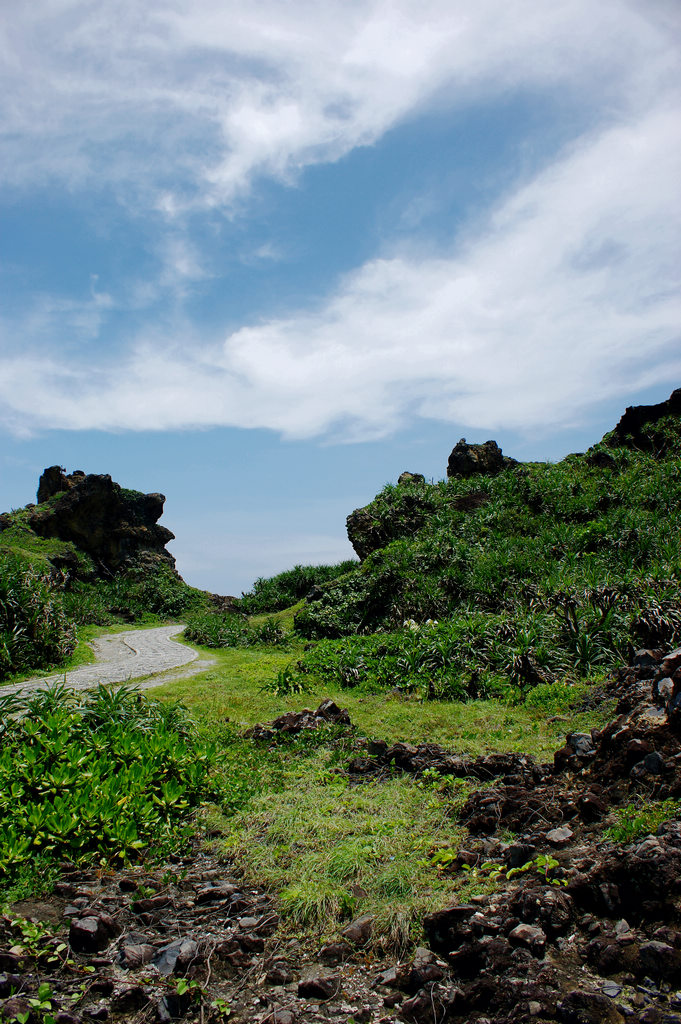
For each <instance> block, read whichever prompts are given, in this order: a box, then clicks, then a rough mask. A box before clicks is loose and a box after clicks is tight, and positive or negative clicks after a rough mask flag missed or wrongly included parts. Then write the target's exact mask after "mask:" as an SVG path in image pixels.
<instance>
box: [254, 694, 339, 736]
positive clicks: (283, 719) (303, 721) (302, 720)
mask: <svg viewBox="0 0 681 1024" xmlns="http://www.w3.org/2000/svg"><path fill="white" fill-rule="evenodd" d="M329 725H346V726H350V725H352V723H351V721H350V715H349V714H348V712H347V710H346V709H345V708H343V709H341V708H339V707H338V705H337V704H335V703H334V702H333V701H332V700H330V699H328V698H327V699H326V700H323V701H322V702H321V704H320V705H319V707H318V708H317V710H316V711H310V709H309V708H303V710H302V711H289V712H287V714H285V715H280V716H279V718H275V719H274V721H273V722H270V724H269V725H260V724H258V725H254V726H253V728H252V729H248V730H247V731H246V732H245V733H244V735H245V736H248V737H250V738H251V739H254V740H261V741H265V742H267V743H269V742H271V741H272V740H273V739H274V737H275V736H276V734H277V733H284V734H285V735H289V736H294V735H297V734H298V733H299V732H302V731H303V730H305V729H319V728H321V727H323V726H329Z"/></svg>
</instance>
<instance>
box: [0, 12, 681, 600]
mask: <svg viewBox="0 0 681 1024" xmlns="http://www.w3.org/2000/svg"><path fill="white" fill-rule="evenodd" d="M22 7H23V9H22ZM14 8H15V9H13V10H8V11H5V12H4V14H3V24H2V27H1V28H0V48H1V49H0V106H1V107H2V118H1V122H0V124H1V128H0V132H1V134H0V168H2V170H1V171H0V175H1V177H0V246H1V251H0V257H1V261H0V432H1V434H2V448H1V450H0V504H1V505H2V507H3V508H9V507H17V506H20V505H23V504H25V503H26V502H27V501H29V500H31V499H32V497H33V493H34V491H35V487H36V484H37V476H38V475H39V473H40V471H41V469H42V468H43V467H44V466H46V465H50V464H53V463H60V464H62V465H64V466H65V467H66V468H67V469H69V470H72V469H76V468H78V469H84V470H85V471H87V472H109V473H111V475H112V476H113V477H114V479H117V480H119V481H120V482H121V483H122V484H124V485H126V486H129V487H138V488H140V489H143V490H160V491H162V492H163V493H165V494H166V496H167V503H166V513H165V515H164V519H163V521H164V523H166V524H167V525H168V526H169V527H170V529H172V530H174V532H175V533H176V534H177V540H176V541H175V542H174V544H173V545H172V550H173V552H174V554H175V555H176V557H177V560H178V568H179V569H180V571H181V572H182V573H183V575H184V576H185V578H186V579H187V580H188V581H189V582H191V583H194V584H196V585H198V586H203V587H206V588H208V589H211V590H215V591H220V592H222V593H239V591H240V590H242V589H246V588H248V586H249V585H250V583H251V582H252V581H253V579H254V578H255V577H257V576H259V575H268V574H270V573H272V572H276V571H279V570H281V569H283V568H287V567H289V566H291V565H293V564H295V563H296V562H317V561H335V560H337V559H340V558H343V557H346V556H347V555H348V554H349V553H350V549H349V546H348V544H347V540H346V538H345V531H344V520H345V516H346V515H347V513H348V512H349V511H351V510H352V508H354V507H355V506H356V505H359V504H362V503H364V502H366V501H367V500H369V499H370V498H371V497H372V496H373V494H374V493H375V492H376V491H377V490H378V489H379V488H380V487H381V486H382V485H383V484H384V483H386V482H387V481H389V480H395V478H396V477H397V475H398V474H399V472H400V471H401V470H402V469H405V468H409V469H412V470H419V471H421V472H424V473H426V475H427V476H432V477H434V478H441V477H442V476H443V475H444V471H445V467H446V462H447V455H448V453H449V451H450V449H451V447H452V446H453V445H454V444H455V443H456V441H457V440H458V439H459V437H461V436H463V435H465V436H466V437H467V438H468V439H469V440H486V439H487V438H488V437H495V438H497V439H498V440H499V441H500V443H502V445H503V447H504V449H505V450H506V451H507V452H508V453H509V454H511V455H514V456H516V457H518V458H526V459H530V458H551V459H557V458H560V457H562V456H563V455H564V454H566V453H567V452H569V451H573V450H583V449H584V448H585V447H587V446H588V445H589V444H591V443H593V442H594V441H596V440H597V439H598V438H599V437H600V436H601V435H602V433H603V432H604V431H605V430H606V429H608V428H609V427H611V426H612V425H613V424H614V423H615V422H616V420H617V419H618V418H619V415H620V414H621V412H622V411H623V410H624V407H625V406H626V405H628V404H635V403H638V402H644V401H657V400H661V399H662V398H665V397H667V396H668V394H669V393H670V391H671V390H672V389H673V388H674V387H678V386H679V384H681V339H680V330H679V324H680V323H681V317H680V313H681V309H680V306H681V299H680V291H679V280H678V276H679V267H681V259H680V256H681V254H680V253H679V238H680V237H681V232H680V230H679V229H680V227H681V224H680V223H679V222H680V221H681V203H680V202H679V194H678V182H679V181H680V180H681V145H680V143H681V117H680V116H679V114H680V111H679V92H680V91H681V76H680V73H679V72H680V63H681V61H680V47H679V39H680V38H681V33H680V31H679V30H680V29H681V11H680V10H679V7H678V4H677V3H676V2H675V0H648V2H646V3H645V4H641V3H640V2H633V0H632V2H629V0H603V2H602V3H599V4H593V3H587V2H583V0H552V2H551V3H550V4H547V3H543V2H541V0H505V2H503V0H478V3H476V4H475V5H472V4H470V3H468V2H463V0H446V2H445V0H420V2H418V3H417V2H415V0H392V2H389V0H381V2H378V0H377V2H372V0H362V2H352V0H344V2H343V3H340V2H324V0H317V2H316V3H312V2H307V0H296V2H293V3H288V4H283V3H281V2H280V0H276V2H275V0H260V2H257V0H256V2H253V3H250V4H248V5H244V4H243V3H236V2H231V0H195V2H194V3H192V4H191V5H189V4H184V5H183V4H179V3H177V2H171V0H148V2H146V3H145V4H139V3H133V2H130V3H126V2H121V0H117V2H116V3H114V2H113V0H90V2H80V0H36V2H34V3H32V4H30V5H14Z"/></svg>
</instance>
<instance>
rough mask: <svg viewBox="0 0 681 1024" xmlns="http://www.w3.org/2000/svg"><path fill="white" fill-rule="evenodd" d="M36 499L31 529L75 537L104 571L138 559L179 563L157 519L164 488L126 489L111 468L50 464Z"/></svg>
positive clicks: (61, 537) (66, 538)
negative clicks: (107, 471) (103, 471)
mask: <svg viewBox="0 0 681 1024" xmlns="http://www.w3.org/2000/svg"><path fill="white" fill-rule="evenodd" d="M38 502H39V504H38V505H36V506H35V507H34V508H32V509H31V510H30V515H29V517H28V525H29V526H30V527H31V529H33V530H34V531H35V532H36V533H37V534H38V535H39V536H40V537H54V538H57V539H59V540H62V541H71V542H73V543H74V544H75V545H76V546H77V547H78V548H80V549H81V550H82V551H85V552H86V553H87V554H88V555H90V556H91V558H92V559H93V560H94V562H95V563H96V565H97V566H98V568H99V569H100V571H104V573H113V572H116V571H118V570H119V569H123V568H128V567H130V566H131V565H133V564H137V563H139V562H140V561H142V562H147V563H150V562H163V563H165V564H167V565H169V566H171V567H172V568H174V566H175V559H174V558H173V556H172V555H171V554H170V553H169V552H168V551H166V548H165V545H166V544H167V543H168V542H169V541H171V540H173V538H174V534H172V533H171V532H170V530H167V529H166V528H165V526H159V525H158V520H159V519H160V518H161V515H162V514H163V505H164V502H165V497H164V496H163V495H162V494H142V493H141V492H140V491H130V490H126V489H124V488H122V487H121V486H120V485H119V484H117V483H115V482H114V481H113V480H112V479H111V477H110V476H109V475H108V474H95V473H88V474H85V473H83V472H82V471H80V470H77V471H76V472H75V473H71V474H70V475H67V474H66V472H65V470H64V469H62V467H60V466H50V467H48V468H47V469H46V470H45V472H44V473H43V474H42V476H41V478H40V483H39V486H38Z"/></svg>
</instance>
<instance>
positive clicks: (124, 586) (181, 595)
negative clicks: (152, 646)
mask: <svg viewBox="0 0 681 1024" xmlns="http://www.w3.org/2000/svg"><path fill="white" fill-rule="evenodd" d="M207 600H208V597H207V595H206V594H205V593H204V592H203V591H201V590H196V589H195V588H194V587H189V586H187V584H186V583H185V582H184V580H182V579H181V578H180V577H179V576H178V575H177V573H175V572H173V570H172V569H171V568H170V566H169V565H166V564H165V563H164V562H158V563H157V564H155V565H152V566H149V565H139V566H136V567H133V568H130V569H127V570H124V571H122V572H118V573H116V574H115V575H114V576H112V577H110V578H109V579H97V580H93V581H83V580H73V581H68V583H67V585H66V587H65V590H64V608H65V609H66V612H67V614H68V615H70V616H71V617H72V618H73V620H74V622H77V623H78V624H80V625H98V626H108V625H111V624H113V623H115V622H121V621H122V622H139V621H142V620H144V619H145V618H149V617H150V616H160V617H162V618H177V617H179V616H180V615H184V614H185V613H186V612H187V611H189V610H190V609H198V608H201V607H205V606H206V604H207Z"/></svg>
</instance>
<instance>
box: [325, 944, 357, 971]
mask: <svg viewBox="0 0 681 1024" xmlns="http://www.w3.org/2000/svg"><path fill="white" fill-rule="evenodd" d="M351 956H352V949H351V947H350V946H349V945H348V944H347V942H328V943H327V944H326V945H325V946H322V948H321V949H320V950H319V959H320V960H321V962H322V963H323V964H328V965H330V966H331V967H335V965H336V964H340V963H344V961H346V960H347V959H348V958H349V957H351Z"/></svg>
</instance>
